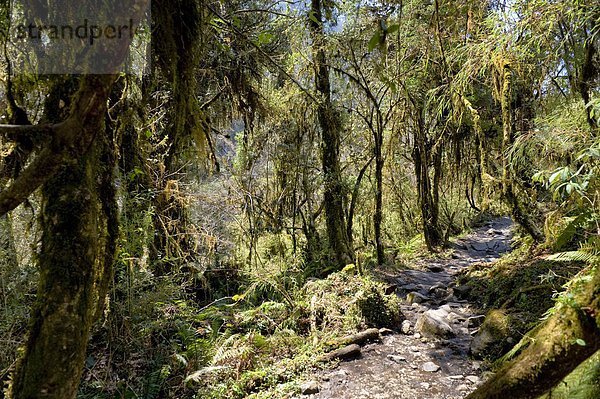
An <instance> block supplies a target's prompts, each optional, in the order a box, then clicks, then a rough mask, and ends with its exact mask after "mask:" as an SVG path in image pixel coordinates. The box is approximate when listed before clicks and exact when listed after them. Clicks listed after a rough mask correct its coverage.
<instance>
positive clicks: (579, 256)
mask: <svg viewBox="0 0 600 399" xmlns="http://www.w3.org/2000/svg"><path fill="white" fill-rule="evenodd" d="M596 256H597V255H595V254H593V253H589V252H584V251H581V250H579V251H567V252H559V253H556V254H553V255H550V256H549V257H548V260H553V261H555V262H586V263H589V262H591V261H592V260H594V258H596Z"/></svg>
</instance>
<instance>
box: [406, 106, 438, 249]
mask: <svg viewBox="0 0 600 399" xmlns="http://www.w3.org/2000/svg"><path fill="white" fill-rule="evenodd" d="M412 157H413V163H414V165H415V175H416V177H417V190H418V193H419V207H420V208H421V218H422V219H423V235H424V237H425V244H426V245H427V248H428V249H429V250H430V251H434V250H435V248H436V247H439V246H440V245H441V244H442V243H443V237H442V232H441V229H440V228H439V221H438V208H437V202H436V201H434V197H433V195H432V193H431V189H432V186H431V178H430V176H429V158H430V156H429V150H428V148H427V137H426V133H425V126H424V124H423V120H422V118H421V117H419V121H418V126H417V127H416V131H415V136H414V143H413V154H412Z"/></svg>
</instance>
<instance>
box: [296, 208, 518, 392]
mask: <svg viewBox="0 0 600 399" xmlns="http://www.w3.org/2000/svg"><path fill="white" fill-rule="evenodd" d="M511 226H512V221H511V220H510V219H509V218H499V219H495V220H493V221H491V222H489V223H487V224H486V225H484V226H483V227H480V228H478V229H476V230H475V231H473V232H472V233H471V234H469V235H468V236H466V237H464V238H461V239H458V240H456V241H455V243H454V244H453V247H454V251H453V253H452V255H451V257H450V258H448V259H420V260H418V261H416V262H415V263H414V264H413V266H412V267H413V269H410V270H405V271H402V272H400V273H399V274H396V275H394V276H389V278H388V280H390V281H391V282H392V283H393V284H394V285H396V286H397V287H396V292H397V293H398V294H399V295H400V296H401V297H402V298H406V301H405V302H404V304H403V309H402V311H403V313H404V315H405V316H406V321H405V322H404V323H403V325H402V332H401V333H397V334H396V333H392V332H391V331H390V332H389V333H390V334H388V335H385V336H383V337H382V341H381V342H380V343H373V344H368V345H366V346H364V347H363V349H362V354H361V357H360V358H359V359H357V360H354V361H349V362H343V363H341V364H340V365H339V366H338V367H337V368H336V369H334V370H328V371H324V372H322V373H321V374H320V375H317V376H316V377H315V379H314V380H313V381H308V382H307V383H306V384H304V386H303V390H304V392H305V394H303V395H301V398H311V399H326V398H327V399H329V398H338V399H363V398H364V399H403V398H407V399H409V398H410V399H420V398H427V399H459V398H464V397H465V396H466V395H467V394H468V393H470V392H471V391H473V390H474V389H475V388H476V387H477V385H478V384H480V382H481V380H482V378H481V369H480V362H478V361H474V360H472V359H470V358H469V356H468V352H469V346H470V344H471V341H472V337H473V335H474V334H475V333H476V332H477V327H478V326H479V325H480V323H481V322H482V321H483V316H481V315H478V314H475V310H474V306H473V305H472V304H470V303H468V302H467V301H465V300H462V298H463V296H464V295H465V290H466V289H467V288H466V287H461V286H458V287H457V286H456V285H455V278H456V274H457V273H458V272H460V271H461V270H462V269H463V268H465V267H467V266H469V265H471V264H473V263H476V262H492V261H494V260H497V259H498V258H500V256H501V255H502V254H503V253H505V252H507V251H509V250H510V239H511ZM382 335H383V334H382ZM311 392H312V393H311Z"/></svg>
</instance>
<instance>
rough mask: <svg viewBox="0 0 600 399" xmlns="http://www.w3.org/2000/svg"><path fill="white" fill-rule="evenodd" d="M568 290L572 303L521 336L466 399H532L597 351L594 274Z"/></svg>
mask: <svg viewBox="0 0 600 399" xmlns="http://www.w3.org/2000/svg"><path fill="white" fill-rule="evenodd" d="M578 284H579V286H578V287H576V288H572V289H571V290H572V291H571V292H572V294H573V295H574V298H573V301H571V302H569V303H568V304H565V305H563V306H562V307H561V308H560V309H557V311H556V312H555V313H554V314H553V315H552V316H550V318H548V319H547V320H546V321H545V322H544V323H543V325H542V326H541V327H540V328H539V329H537V330H534V332H532V333H530V335H527V336H526V337H525V338H523V339H524V340H528V341H529V342H530V344H529V346H528V347H527V348H526V349H525V350H523V352H521V353H520V354H519V355H518V356H517V357H516V358H515V359H514V360H512V361H510V362H508V363H506V364H505V365H504V366H503V367H502V368H501V369H500V370H499V371H498V372H497V373H496V374H494V375H493V376H492V377H491V378H490V379H489V380H487V381H486V382H485V383H484V384H483V385H481V386H480V387H479V388H478V389H477V390H476V391H475V392H473V393H472V394H470V395H469V396H467V399H505V398H511V399H533V398H537V397H539V396H540V395H542V394H544V393H546V392H547V391H548V390H550V389H551V388H553V387H554V386H556V384H558V383H559V382H560V381H562V380H563V379H564V378H565V377H566V376H568V375H569V374H570V373H571V372H572V371H573V370H575V369H576V368H577V366H578V365H579V364H581V363H582V362H583V361H585V360H586V359H587V358H589V357H590V356H592V355H593V354H594V353H595V352H596V351H598V350H599V349H600V273H598V272H597V271H595V272H594V277H593V279H592V280H589V281H579V283H578Z"/></svg>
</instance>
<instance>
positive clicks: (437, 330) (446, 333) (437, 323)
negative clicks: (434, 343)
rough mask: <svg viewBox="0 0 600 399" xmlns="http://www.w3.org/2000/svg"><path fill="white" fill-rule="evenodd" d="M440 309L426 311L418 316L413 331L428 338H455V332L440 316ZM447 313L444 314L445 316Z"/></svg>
mask: <svg viewBox="0 0 600 399" xmlns="http://www.w3.org/2000/svg"><path fill="white" fill-rule="evenodd" d="M440 310H442V309H438V310H437V311H436V310H428V311H426V312H425V313H423V314H422V315H421V316H419V319H418V320H417V324H416V325H415V329H416V330H417V331H419V332H420V333H421V334H422V335H425V336H428V337H430V338H450V337H453V336H455V335H456V334H455V332H454V330H453V329H452V327H450V325H449V324H448V323H447V322H446V321H445V320H444V316H442V314H443V312H440ZM447 314H448V313H447V312H446V315H447Z"/></svg>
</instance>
